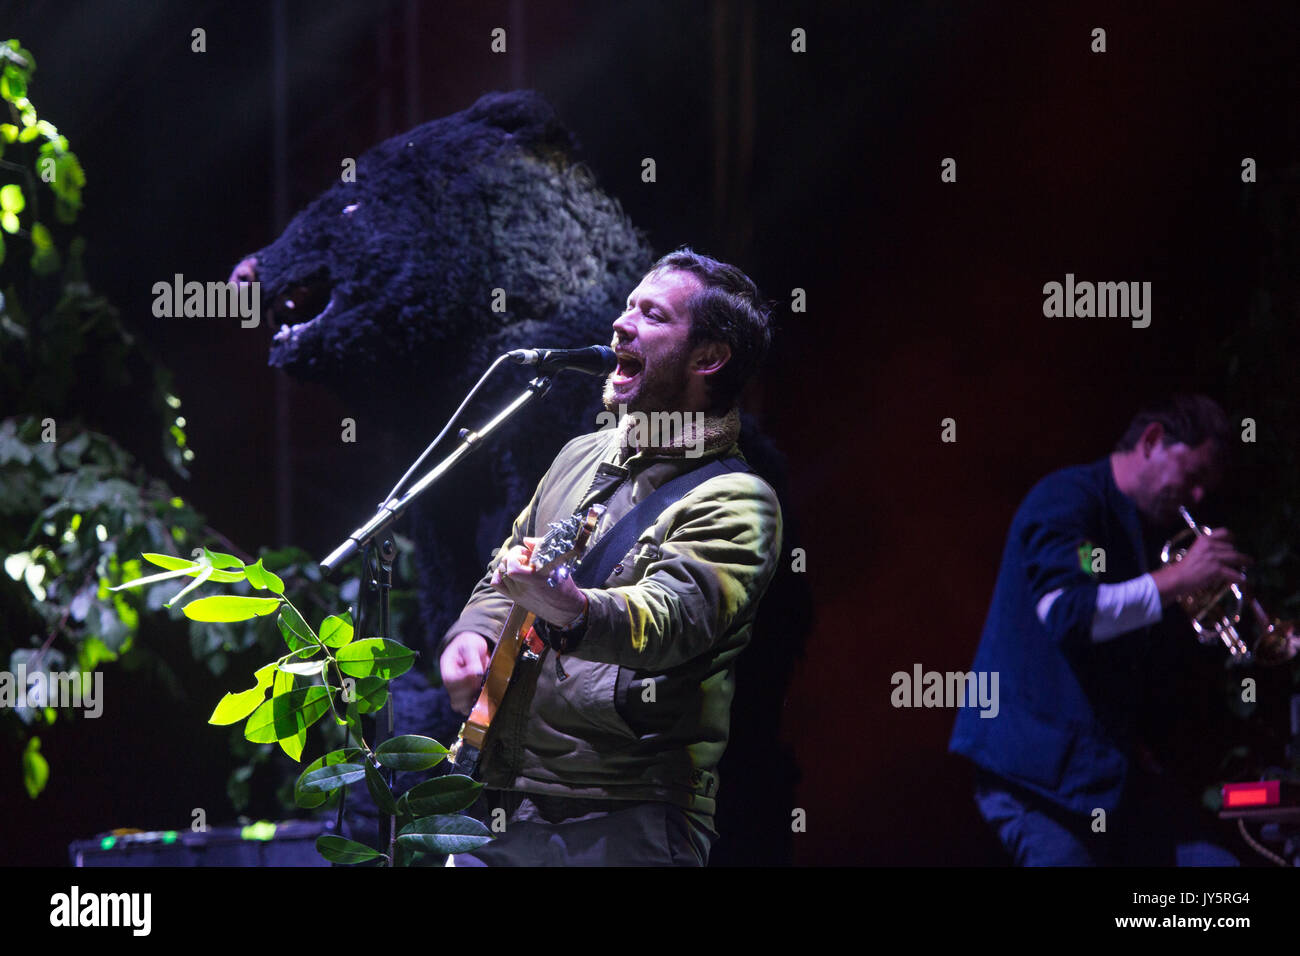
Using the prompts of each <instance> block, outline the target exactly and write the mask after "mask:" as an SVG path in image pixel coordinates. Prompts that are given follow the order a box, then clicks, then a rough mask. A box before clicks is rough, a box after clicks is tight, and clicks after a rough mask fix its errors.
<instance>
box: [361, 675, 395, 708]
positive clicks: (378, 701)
mask: <svg viewBox="0 0 1300 956" xmlns="http://www.w3.org/2000/svg"><path fill="white" fill-rule="evenodd" d="M354 679H355V680H356V686H355V688H354V690H355V696H356V704H357V712H358V713H362V714H369V713H372V712H373V711H376V710H380V709H382V708H383V706H384V704H386V703H388V681H386V680H384V679H383V678H382V677H359V678H354Z"/></svg>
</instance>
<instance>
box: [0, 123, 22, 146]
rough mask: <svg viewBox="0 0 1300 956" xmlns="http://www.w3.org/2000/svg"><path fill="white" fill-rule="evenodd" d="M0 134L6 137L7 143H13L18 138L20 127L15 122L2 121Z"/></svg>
mask: <svg viewBox="0 0 1300 956" xmlns="http://www.w3.org/2000/svg"><path fill="white" fill-rule="evenodd" d="M0 136H3V137H4V140H5V142H6V143H12V142H13V141H14V140H16V139H17V138H18V127H17V126H15V125H14V124H13V123H0Z"/></svg>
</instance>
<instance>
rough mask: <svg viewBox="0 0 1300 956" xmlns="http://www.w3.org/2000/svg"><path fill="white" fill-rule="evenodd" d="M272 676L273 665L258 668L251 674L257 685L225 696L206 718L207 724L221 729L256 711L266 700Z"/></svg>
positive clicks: (273, 673)
mask: <svg viewBox="0 0 1300 956" xmlns="http://www.w3.org/2000/svg"><path fill="white" fill-rule="evenodd" d="M274 676H275V665H274V664H267V665H266V666H265V667H262V668H259V669H258V670H257V672H256V673H255V674H253V677H254V678H256V679H257V684H256V685H255V686H254V687H252V688H251V689H249V690H244V691H240V692H239V693H238V694H227V695H226V696H225V697H223V698H221V703H219V704H217V709H216V710H214V711H213V712H212V716H211V717H209V718H208V723H210V724H216V725H217V726H219V727H223V726H226V725H227V724H233V723H235V722H236V721H240V720H243V719H244V718H245V717H247V716H248V715H249V714H251V713H252V712H253V711H255V710H257V708H258V705H260V704H261V703H262V702H263V701H265V700H266V689H267V688H268V687H270V686H271V680H272V678H273V677H274Z"/></svg>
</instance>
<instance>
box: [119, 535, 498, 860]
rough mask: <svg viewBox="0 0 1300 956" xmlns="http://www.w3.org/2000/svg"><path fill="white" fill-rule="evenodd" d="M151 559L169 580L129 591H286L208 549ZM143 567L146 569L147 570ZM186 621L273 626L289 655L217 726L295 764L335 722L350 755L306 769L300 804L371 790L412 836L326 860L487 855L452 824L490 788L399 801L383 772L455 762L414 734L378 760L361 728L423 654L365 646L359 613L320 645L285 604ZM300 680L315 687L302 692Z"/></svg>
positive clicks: (200, 613)
mask: <svg viewBox="0 0 1300 956" xmlns="http://www.w3.org/2000/svg"><path fill="white" fill-rule="evenodd" d="M145 557H146V560H148V561H149V562H150V563H152V564H155V565H157V566H159V567H163V568H165V569H166V570H165V571H164V572H163V573H162V574H152V575H146V576H144V577H140V578H136V579H134V580H131V581H127V582H126V583H125V584H123V585H121V586H120V588H122V589H134V588H139V587H145V586H149V587H154V588H156V587H159V586H161V582H162V581H164V580H172V579H174V578H177V577H183V576H188V577H191V578H193V580H192V581H191V582H190V584H189V585H188V586H187V587H186V588H185V589H184V591H183V592H182V595H183V594H184V593H187V592H188V591H189V590H190V589H191V588H196V587H199V586H200V585H203V584H205V583H206V584H213V583H217V578H216V576H217V575H218V574H220V575H223V576H224V581H222V582H221V583H225V584H228V585H230V586H231V587H232V589H233V588H237V587H240V586H242V587H244V588H247V587H249V586H250V585H251V584H261V585H262V590H266V589H268V587H270V585H271V582H276V583H278V582H282V580H283V579H282V578H280V577H279V576H278V575H277V574H275V573H274V572H271V571H270V570H268V569H267V568H266V567H265V564H264V560H265V558H261V559H259V560H258V561H257V562H255V563H254V564H245V563H244V562H243V561H241V560H239V559H238V558H236V557H234V556H232V555H227V554H220V553H215V552H212V551H209V550H207V549H202V550H201V551H196V552H195V557H194V558H193V560H190V561H186V560H184V559H183V558H175V557H169V556H166V555H160V554H148V555H146V556H145ZM135 564H136V566H137V567H140V565H139V562H135ZM286 576H289V575H286ZM272 589H274V588H272ZM279 590H280V591H283V584H279ZM182 595H177V598H179V597H181V596H182ZM277 612H278V613H277ZM181 613H182V614H184V615H185V616H186V617H188V618H189V619H190V620H192V621H196V622H204V623H208V622H214V623H216V624H218V625H221V624H230V623H234V622H249V621H254V620H256V619H259V618H264V617H269V616H270V615H272V614H275V615H276V623H277V625H278V627H277V630H278V631H279V634H280V637H281V638H282V640H283V645H282V647H281V650H282V653H281V654H280V656H279V657H278V658H276V659H275V660H273V661H271V662H270V663H268V664H266V665H264V666H263V667H261V668H259V669H258V670H257V671H256V672H255V673H254V675H253V680H254V685H253V687H251V688H249V689H248V690H243V691H237V692H234V693H228V694H226V695H225V696H224V697H223V698H222V699H221V701H220V702H219V703H218V704H217V706H216V709H215V710H214V711H213V712H212V716H211V717H210V718H209V720H208V722H209V723H211V724H215V725H230V724H236V723H239V722H240V721H244V737H245V738H246V739H247V740H249V741H251V742H253V743H260V744H270V743H275V744H278V745H279V746H280V748H281V749H282V750H284V752H285V753H286V754H288V755H289V756H290V757H291V758H292V759H293V760H295V761H300V760H301V758H302V753H303V750H304V748H305V745H306V741H307V730H308V728H310V727H312V726H313V725H316V724H317V723H318V722H320V721H321V719H322V718H323V717H324V716H325V715H326V714H327V713H332V714H333V717H334V720H333V725H334V728H335V729H337V728H342V729H343V733H344V740H343V743H344V746H342V747H338V748H336V749H334V750H331V751H330V752H328V753H326V754H324V755H323V756H321V757H318V758H317V759H316V760H314V761H313V762H312V763H310V764H308V766H307V767H306V769H304V770H303V771H302V773H301V774H300V775H299V776H298V779H297V782H296V783H295V785H294V802H295V803H297V804H298V806H300V807H303V808H307V809H311V808H315V807H319V806H321V805H323V804H324V803H325V802H326V801H327V800H328V799H330V798H331V797H332V795H334V794H335V793H337V792H339V791H341V790H342V789H343V788H345V787H348V786H351V785H353V784H356V783H359V782H361V781H364V782H365V785H366V788H367V789H368V790H369V792H370V795H371V796H372V797H373V798H374V801H375V805H376V806H378V807H379V809H380V811H381V812H383V813H387V814H389V815H391V816H394V817H396V818H397V821H398V823H399V825H400V826H401V827H402V831H401V833H402V835H401V836H400V837H398V838H397V839H395V841H394V842H393V843H392V845H390V846H388V847H386V848H384V849H386V850H387V852H383V851H382V850H376V849H373V848H370V847H367V846H365V845H364V844H360V843H354V842H352V841H350V840H345V839H343V838H342V837H321V838H320V840H318V841H317V844H316V846H317V849H318V850H319V852H320V853H321V855H322V856H324V857H325V858H326V859H328V860H330V861H332V862H335V863H349V864H352V863H364V862H368V861H377V860H380V859H382V860H383V861H385V862H386V863H388V864H389V865H395V864H396V865H406V864H413V863H420V862H426V861H427V859H428V857H429V856H430V855H434V856H436V855H438V854H442V855H445V854H447V853H457V852H461V851H463V850H466V849H470V848H473V847H476V846H481V845H483V843H485V842H487V841H488V840H489V839H491V834H490V833H489V832H488V830H487V828H486V827H484V826H483V824H482V823H480V822H479V821H477V820H474V819H471V818H469V817H463V816H455V815H453V814H455V813H456V812H457V811H459V810H463V809H465V808H466V807H468V806H469V805H470V804H472V803H473V802H474V800H475V799H476V798H477V796H478V791H479V790H480V789H481V784H478V783H476V782H475V781H473V780H471V779H470V778H468V777H464V776H459V775H454V774H453V775H449V776H445V777H440V778H437V779H434V780H429V781H426V782H424V783H421V784H418V785H417V786H415V787H413V788H411V789H410V790H409V791H407V792H406V793H404V794H401V795H400V796H399V795H396V794H394V793H393V791H392V789H391V788H390V787H389V784H388V781H387V780H386V779H385V778H384V775H383V773H382V772H381V768H386V769H389V770H403V771H409V770H428V769H430V768H432V767H435V766H437V765H438V764H439V763H441V762H442V761H443V759H445V758H446V756H447V754H448V750H447V748H446V747H444V746H443V745H442V744H440V743H438V742H437V741H436V740H433V739H432V738H429V737H422V736H419V735H414V734H407V735H403V736H400V737H393V738H391V739H389V740H386V741H384V742H383V743H381V744H379V745H378V746H377V747H374V748H372V747H371V746H370V745H369V744H368V743H367V742H366V740H365V736H364V733H363V728H362V725H361V718H360V715H361V714H362V713H363V712H364V710H363V706H362V705H363V702H364V703H366V704H368V708H367V709H370V710H375V709H378V708H379V707H381V706H383V704H384V702H385V701H386V699H387V696H388V681H389V680H391V679H392V678H394V677H397V676H398V675H400V674H403V673H405V672H406V671H407V670H408V669H409V668H410V667H411V666H412V664H413V663H414V660H415V654H414V652H413V651H411V650H410V649H409V648H407V647H405V646H403V645H402V644H400V643H399V642H397V641H392V640H385V639H383V638H378V637H368V638H363V639H361V640H355V639H354V635H355V629H354V627H353V623H352V616H351V614H350V613H347V614H341V615H336V614H330V615H327V616H325V617H324V619H323V620H322V622H321V627H320V631H319V633H318V632H317V631H316V630H315V629H313V628H312V626H311V625H310V624H309V623H308V622H307V620H306V618H305V617H304V616H303V615H302V613H301V612H300V611H299V610H298V608H297V607H296V606H294V604H293V602H292V601H291V600H289V598H287V597H284V596H283V595H282V594H280V595H279V596H277V597H248V596H245V595H241V594H212V595H208V596H205V597H200V598H195V599H194V600H192V601H190V602H189V603H188V604H186V605H185V606H184V607H183V608H182V609H181ZM299 679H303V680H306V681H308V683H307V684H306V685H305V686H301V687H300V686H297V683H298V681H299ZM268 695H269V696H268ZM322 726H324V727H327V728H328V727H330V726H331V724H330V722H329V721H326V722H324V723H323V724H322ZM327 739H328V735H327Z"/></svg>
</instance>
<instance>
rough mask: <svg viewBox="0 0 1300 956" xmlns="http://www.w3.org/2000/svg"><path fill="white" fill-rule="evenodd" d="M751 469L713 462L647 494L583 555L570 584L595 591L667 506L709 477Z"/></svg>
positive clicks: (738, 461)
mask: <svg viewBox="0 0 1300 956" xmlns="http://www.w3.org/2000/svg"><path fill="white" fill-rule="evenodd" d="M752 470H753V469H752V468H750V467H749V465H748V464H747V463H746V462H745V461H744V460H742V459H740V458H724V459H715V460H714V461H711V462H709V463H708V464H707V465H701V466H700V467H699V468H696V469H694V470H693V471H688V472H686V474H684V475H678V476H677V477H676V478H673V479H671V480H669V481H665V482H664V483H663V484H662V485H660V486H659V487H658V488H656V489H655V490H654V491H653V492H651V493H650V494H649V495H647V496H646V497H645V498H644V499H642V500H641V501H640V503H638V504H636V505H635V506H633V508H632V510H630V511H628V512H627V514H625V515H623V517H622V518H620V519H619V520H618V521H616V522H615V523H614V526H613V527H612V528H610V529H609V530H608V531H606V532H605V533H604V534H603V535H601V536H600V538H599V540H597V541H596V543H595V544H593V545H592V546H591V547H590V548H588V549H587V553H586V554H584V555H583V556H582V560H581V561H579V562H578V565H577V567H576V568H575V569H574V572H573V582H574V583H575V584H576V585H578V587H580V588H594V587H599V586H600V585H601V584H604V583H605V581H606V579H608V578H609V576H610V574H612V573H613V571H614V566H615V565H616V564H618V562H619V561H620V560H622V558H623V556H624V555H626V554H627V553H628V551H629V550H631V548H632V545H634V544H635V543H636V541H637V539H638V538H640V537H641V534H642V533H643V532H644V531H645V530H646V528H649V527H650V526H651V525H652V524H654V523H655V522H656V521H657V520H658V519H659V516H660V515H661V514H663V513H664V511H666V510H667V509H668V507H669V506H671V505H673V504H675V503H677V502H678V501H680V500H681V499H682V498H684V497H685V496H686V495H687V493H688V492H690V491H692V490H693V489H695V488H698V487H699V486H700V485H702V484H704V482H706V481H708V480H709V479H710V478H716V477H717V476H718V475H725V474H727V473H728V472H733V471H740V472H747V471H752Z"/></svg>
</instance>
